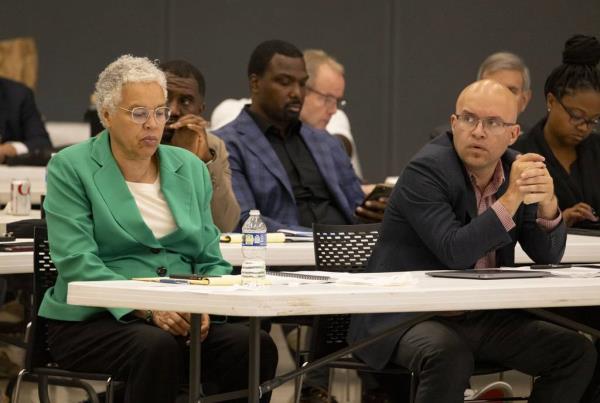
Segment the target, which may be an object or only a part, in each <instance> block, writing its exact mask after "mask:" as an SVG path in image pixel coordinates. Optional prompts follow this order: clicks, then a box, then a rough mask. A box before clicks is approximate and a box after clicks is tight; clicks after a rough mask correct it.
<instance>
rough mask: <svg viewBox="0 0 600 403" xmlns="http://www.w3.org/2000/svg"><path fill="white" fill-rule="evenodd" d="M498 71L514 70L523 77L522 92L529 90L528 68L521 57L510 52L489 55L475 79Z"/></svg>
mask: <svg viewBox="0 0 600 403" xmlns="http://www.w3.org/2000/svg"><path fill="white" fill-rule="evenodd" d="M500 70H516V71H518V72H520V73H521V76H522V77H523V88H521V89H522V90H523V91H529V90H530V89H531V76H530V74H529V68H528V67H527V65H526V64H525V62H524V61H523V59H522V58H521V57H519V56H518V55H515V54H514V53H510V52H498V53H494V54H492V55H489V56H488V57H487V58H486V59H485V60H484V61H483V63H481V66H479V70H478V71H477V79H478V80H481V79H482V78H483V76H484V74H486V73H487V74H492V73H495V72H497V71H500Z"/></svg>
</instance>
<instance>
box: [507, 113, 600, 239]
mask: <svg viewBox="0 0 600 403" xmlns="http://www.w3.org/2000/svg"><path fill="white" fill-rule="evenodd" d="M545 124H546V118H544V119H542V120H540V121H539V122H538V123H537V124H536V125H535V126H534V127H533V128H532V129H531V130H530V131H529V132H528V133H526V134H523V135H521V136H519V139H518V140H517V141H516V142H515V144H514V145H513V148H514V149H515V150H519V151H520V152H522V153H528V152H533V153H537V154H541V155H543V156H544V157H546V167H547V168H548V172H550V175H551V176H552V178H553V179H554V192H555V193H556V197H557V199H558V205H559V207H560V209H561V210H565V209H568V208H569V207H573V206H574V205H575V204H577V203H580V202H585V203H587V204H589V205H590V206H592V208H593V209H595V210H596V212H599V213H600V134H599V133H591V134H590V135H589V136H588V137H587V138H586V139H585V140H583V141H582V142H581V143H579V144H578V145H577V147H576V148H575V150H576V152H577V160H575V162H574V163H573V164H572V165H571V173H570V174H569V172H567V171H566V170H565V169H564V168H563V167H562V165H561V164H560V162H558V159H556V157H555V156H554V154H553V153H552V150H551V149H550V146H549V145H548V143H547V142H546V139H545V138H544V126H545ZM575 226H580V227H594V228H600V227H598V224H594V223H592V222H590V221H587V220H586V221H581V222H579V223H577V224H575Z"/></svg>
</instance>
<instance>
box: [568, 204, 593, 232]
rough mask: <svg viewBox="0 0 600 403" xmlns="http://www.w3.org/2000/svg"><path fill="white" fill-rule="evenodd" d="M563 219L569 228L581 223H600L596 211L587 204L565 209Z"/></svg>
mask: <svg viewBox="0 0 600 403" xmlns="http://www.w3.org/2000/svg"><path fill="white" fill-rule="evenodd" d="M562 214H563V219H564V220H565V224H567V227H572V226H573V225H575V224H576V223H578V222H579V221H584V220H589V221H593V222H597V221H598V216H596V215H595V214H594V209H593V208H592V206H590V205H589V204H587V203H583V202H582V203H577V204H576V205H574V206H573V207H569V208H568V209H565V210H564V211H563V212H562Z"/></svg>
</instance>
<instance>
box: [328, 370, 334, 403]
mask: <svg viewBox="0 0 600 403" xmlns="http://www.w3.org/2000/svg"><path fill="white" fill-rule="evenodd" d="M332 388H333V368H329V382H328V383H327V403H331V389H332Z"/></svg>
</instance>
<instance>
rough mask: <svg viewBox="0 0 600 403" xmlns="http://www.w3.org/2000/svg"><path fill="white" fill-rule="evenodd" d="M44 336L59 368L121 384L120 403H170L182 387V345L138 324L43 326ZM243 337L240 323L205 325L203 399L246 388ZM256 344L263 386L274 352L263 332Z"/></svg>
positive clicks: (185, 359)
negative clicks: (105, 376) (96, 374)
mask: <svg viewBox="0 0 600 403" xmlns="http://www.w3.org/2000/svg"><path fill="white" fill-rule="evenodd" d="M48 330H49V332H48V333H49V335H48V344H49V346H50V353H51V354H52V356H53V358H54V359H55V360H56V362H57V363H58V364H59V365H60V366H61V367H63V368H65V369H70V370H76V371H86V372H100V373H108V374H111V375H112V376H114V378H115V379H116V380H121V381H124V382H125V394H124V402H125V403H138V402H144V403H154V402H155V403H172V402H174V401H175V399H176V396H177V393H178V391H179V390H180V388H181V386H182V385H185V384H187V382H188V379H189V378H188V374H189V365H188V364H189V348H188V347H187V346H186V339H185V338H183V337H174V336H172V335H171V334H170V333H168V332H166V331H164V330H162V329H159V328H158V327H156V326H153V325H149V324H147V323H145V322H143V321H141V320H133V321H131V322H127V323H122V322H118V321H117V320H115V319H114V318H113V317H112V316H111V315H110V314H108V313H106V314H101V315H98V316H96V317H94V318H92V319H90V320H86V321H82V322H65V321H49V325H48ZM248 336H249V328H248V326H246V325H244V324H242V323H239V324H228V323H225V324H211V327H210V330H209V333H208V337H207V338H206V339H205V340H204V341H203V342H202V384H203V387H204V390H205V391H206V392H207V393H211V394H212V393H220V392H228V391H235V390H239V389H245V388H247V384H248ZM260 340H261V367H260V372H261V373H260V379H261V381H264V380H268V379H271V378H273V376H274V375H275V369H276V367H277V348H276V347H275V343H273V340H272V339H271V337H270V336H269V335H268V334H267V333H265V332H261V339H260ZM269 398H270V396H266V397H265V398H264V399H263V400H261V401H262V402H268V401H269ZM236 401H238V402H240V403H241V402H245V401H247V399H246V398H243V399H239V400H236Z"/></svg>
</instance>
